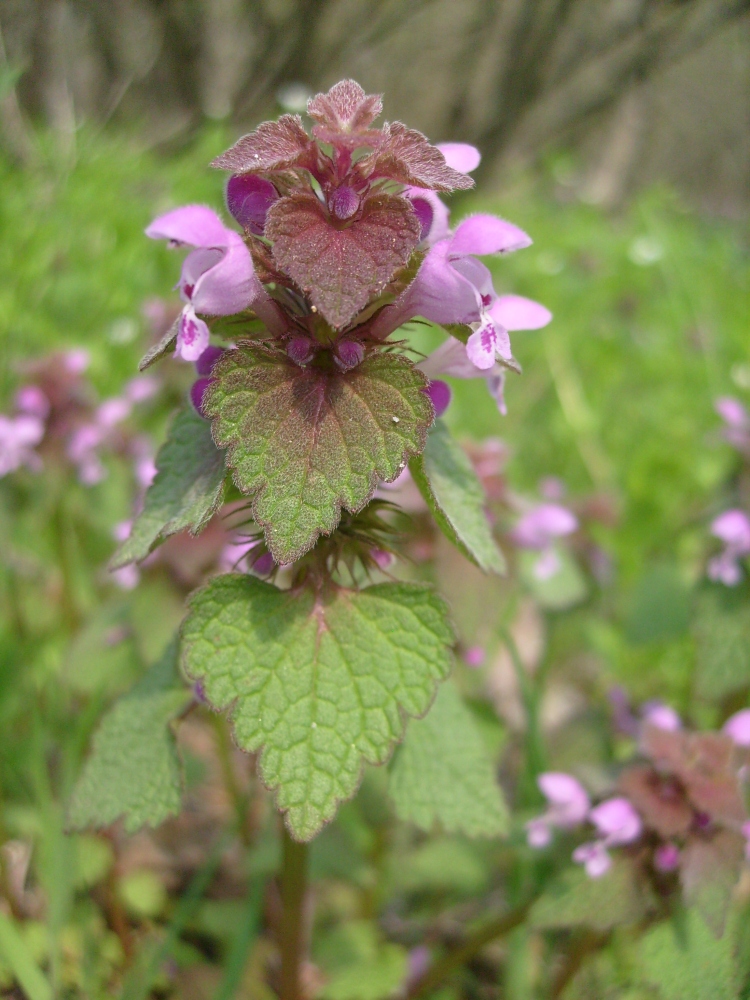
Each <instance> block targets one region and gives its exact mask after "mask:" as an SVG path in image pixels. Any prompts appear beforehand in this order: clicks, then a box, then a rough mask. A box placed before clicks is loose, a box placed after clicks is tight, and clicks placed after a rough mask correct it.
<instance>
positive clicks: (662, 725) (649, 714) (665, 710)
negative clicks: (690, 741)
mask: <svg viewBox="0 0 750 1000" xmlns="http://www.w3.org/2000/svg"><path fill="white" fill-rule="evenodd" d="M642 716H643V721H644V722H647V723H648V724H649V725H650V726H656V728H657V729H664V730H666V731H667V732H669V733H675V732H677V730H678V729H682V720H681V719H680V717H679V715H678V714H677V712H675V710H674V709H673V708H671V707H670V706H669V705H665V704H664V703H663V702H660V701H658V702H652V703H651V704H650V705H646V706H645V707H644V710H643V713H642Z"/></svg>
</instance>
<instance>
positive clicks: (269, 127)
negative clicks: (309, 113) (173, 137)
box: [211, 115, 312, 174]
mask: <svg viewBox="0 0 750 1000" xmlns="http://www.w3.org/2000/svg"><path fill="white" fill-rule="evenodd" d="M311 146H312V141H311V139H310V137H309V135H308V134H307V132H305V130H304V128H303V127H302V119H301V118H300V116H299V115H282V116H281V117H280V118H279V120H278V121H275V122H263V123H262V124H261V125H259V126H258V127H257V128H256V130H255V131H254V132H250V134H249V135H243V136H242V138H241V139H238V140H237V142H236V143H235V144H234V145H233V146H232V147H231V149H228V150H227V151H226V153H222V154H221V156H217V157H216V159H215V160H213V161H212V163H211V166H212V167H219V168H220V169H222V170H231V171H232V172H233V173H237V174H239V173H250V172H253V173H255V172H257V171H272V170H284V169H285V168H287V167H294V166H297V165H299V164H302V163H304V162H305V160H306V159H307V157H308V156H309V155H310V149H311Z"/></svg>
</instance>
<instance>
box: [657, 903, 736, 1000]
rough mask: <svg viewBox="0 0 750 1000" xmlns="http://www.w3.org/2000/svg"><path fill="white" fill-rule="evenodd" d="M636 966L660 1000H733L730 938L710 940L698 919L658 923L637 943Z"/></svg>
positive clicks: (691, 916)
mask: <svg viewBox="0 0 750 1000" xmlns="http://www.w3.org/2000/svg"><path fill="white" fill-rule="evenodd" d="M640 959H641V961H640V965H641V967H642V969H643V976H644V979H645V981H646V982H647V983H649V984H651V985H653V986H656V987H658V989H659V996H660V997H663V1000H737V998H738V997H739V996H740V992H739V990H738V989H737V985H736V982H735V969H734V962H733V955H732V940H731V936H730V935H728V934H727V935H725V936H724V937H722V938H720V939H718V940H717V939H715V938H714V937H712V935H711V932H710V931H709V930H708V928H707V927H706V925H705V924H704V922H703V921H702V920H701V918H700V916H699V915H698V914H697V913H696V912H694V911H690V910H689V911H688V912H687V913H686V914H685V918H684V919H683V920H680V921H679V923H677V922H675V921H672V922H666V921H665V922H662V923H660V924H657V926H656V927H654V928H653V929H652V930H650V931H649V932H648V933H647V934H646V935H645V936H644V937H643V939H642V940H641V945H640Z"/></svg>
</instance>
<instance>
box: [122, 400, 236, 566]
mask: <svg viewBox="0 0 750 1000" xmlns="http://www.w3.org/2000/svg"><path fill="white" fill-rule="evenodd" d="M156 468H157V473H156V478H155V479H154V481H153V483H152V484H151V485H150V486H149V488H148V491H147V493H146V499H145V502H144V505H143V510H142V511H141V513H140V514H139V515H138V517H137V518H136V519H135V522H134V524H133V529H132V531H131V532H130V538H128V539H127V541H125V542H123V544H122V545H121V546H120V548H119V549H118V550H117V552H116V553H115V555H114V557H113V558H112V562H111V564H110V565H111V566H112V568H113V569H116V568H117V567H118V566H124V565H125V564H126V563H129V562H133V560H135V559H144V558H145V557H146V556H147V555H148V554H149V552H150V551H151V550H152V549H153V548H154V546H155V545H156V543H157V542H158V541H160V540H163V539H164V538H166V537H167V536H168V535H174V534H176V533H177V532H178V531H184V529H185V528H189V529H190V531H191V533H192V534H193V535H197V534H198V532H199V531H201V530H202V529H203V528H205V526H206V525H207V524H208V522H209V521H210V520H211V517H212V516H213V514H214V513H215V512H216V510H217V509H218V508H219V507H220V506H221V503H222V500H223V497H224V479H225V477H226V467H225V464H224V455H223V453H222V452H221V451H219V449H218V448H217V447H216V445H215V444H214V442H213V438H212V437H211V426H210V424H209V423H208V421H206V420H203V419H202V417H199V416H198V414H197V413H196V412H195V411H194V410H192V409H186V410H182V411H181V412H180V413H178V414H177V416H176V417H175V419H174V422H173V423H172V426H171V428H170V431H169V436H168V437H167V440H166V441H165V442H164V444H163V445H162V447H161V448H160V449H159V454H158V455H157V456H156Z"/></svg>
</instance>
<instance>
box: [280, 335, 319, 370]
mask: <svg viewBox="0 0 750 1000" xmlns="http://www.w3.org/2000/svg"><path fill="white" fill-rule="evenodd" d="M286 353H287V354H288V356H289V357H290V358H291V359H292V361H293V362H294V363H295V365H300V366H302V365H306V364H308V362H310V361H312V359H313V357H314V355H315V345H314V343H313V341H312V340H310V338H309V337H305V336H303V334H297V335H296V336H294V337H291V338H290V339H289V342H288V343H287V345H286Z"/></svg>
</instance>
